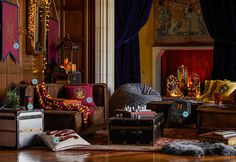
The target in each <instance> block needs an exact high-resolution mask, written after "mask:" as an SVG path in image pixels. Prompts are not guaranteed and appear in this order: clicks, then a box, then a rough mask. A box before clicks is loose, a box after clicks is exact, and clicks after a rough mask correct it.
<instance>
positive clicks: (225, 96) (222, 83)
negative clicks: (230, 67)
mask: <svg viewBox="0 0 236 162" xmlns="http://www.w3.org/2000/svg"><path fill="white" fill-rule="evenodd" d="M235 90H236V83H235V82H231V81H229V80H217V87H216V89H215V91H214V92H213V93H212V95H211V100H214V93H221V96H222V101H224V102H230V103H234V100H235V99H234V94H235Z"/></svg>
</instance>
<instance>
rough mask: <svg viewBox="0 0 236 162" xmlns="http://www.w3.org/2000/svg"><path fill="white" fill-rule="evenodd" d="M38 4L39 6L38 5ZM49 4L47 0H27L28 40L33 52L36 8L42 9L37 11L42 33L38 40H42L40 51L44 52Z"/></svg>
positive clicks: (34, 47)
mask: <svg viewBox="0 0 236 162" xmlns="http://www.w3.org/2000/svg"><path fill="white" fill-rule="evenodd" d="M39 4H40V5H39ZM50 4H51V2H49V0H29V3H28V28H27V30H28V38H29V44H30V46H31V48H32V49H33V50H35V49H36V43H38V42H36V35H35V33H36V31H37V29H36V23H37V18H36V17H37V7H38V6H40V7H42V10H39V17H40V22H39V24H40V29H41V30H42V32H40V38H41V39H42V40H41V41H40V43H41V47H42V49H41V51H42V52H45V51H46V35H47V31H48V18H49V12H50V11H49V8H50Z"/></svg>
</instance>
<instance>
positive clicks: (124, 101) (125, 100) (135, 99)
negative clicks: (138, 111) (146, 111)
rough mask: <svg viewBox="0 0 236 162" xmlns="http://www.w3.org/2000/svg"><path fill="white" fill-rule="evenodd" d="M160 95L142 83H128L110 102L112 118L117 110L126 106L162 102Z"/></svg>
mask: <svg viewBox="0 0 236 162" xmlns="http://www.w3.org/2000/svg"><path fill="white" fill-rule="evenodd" d="M161 100H162V98H161V96H160V94H159V93H158V92H157V91H156V90H154V89H153V88H152V87H149V86H147V85H145V84H141V83H127V84H123V85H121V86H120V87H119V88H118V89H117V90H116V91H115V92H114V93H113V94H112V96H111V98H110V102H109V108H110V116H113V115H114V113H113V112H114V110H115V109H123V108H124V106H138V105H139V106H144V105H146V104H147V103H149V102H151V101H161Z"/></svg>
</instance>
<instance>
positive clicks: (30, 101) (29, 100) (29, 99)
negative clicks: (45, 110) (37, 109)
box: [24, 96, 34, 110]
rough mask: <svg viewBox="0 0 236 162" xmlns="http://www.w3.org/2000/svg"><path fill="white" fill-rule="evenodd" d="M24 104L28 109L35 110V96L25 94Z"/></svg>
mask: <svg viewBox="0 0 236 162" xmlns="http://www.w3.org/2000/svg"><path fill="white" fill-rule="evenodd" d="M24 106H25V109H26V110H33V109H34V106H33V98H32V97H31V96H25V98H24Z"/></svg>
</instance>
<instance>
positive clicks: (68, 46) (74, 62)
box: [58, 34, 80, 71]
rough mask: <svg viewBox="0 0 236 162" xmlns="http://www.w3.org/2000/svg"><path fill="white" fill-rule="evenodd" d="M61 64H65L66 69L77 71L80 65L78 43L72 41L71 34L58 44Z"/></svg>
mask: <svg viewBox="0 0 236 162" xmlns="http://www.w3.org/2000/svg"><path fill="white" fill-rule="evenodd" d="M58 50H59V64H61V65H63V66H64V68H65V70H66V71H76V69H77V68H78V65H79V50H80V47H79V45H78V44H76V43H74V42H72V41H71V39H70V36H69V34H67V35H66V37H65V38H64V39H63V40H62V42H61V43H60V44H59V45H58Z"/></svg>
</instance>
